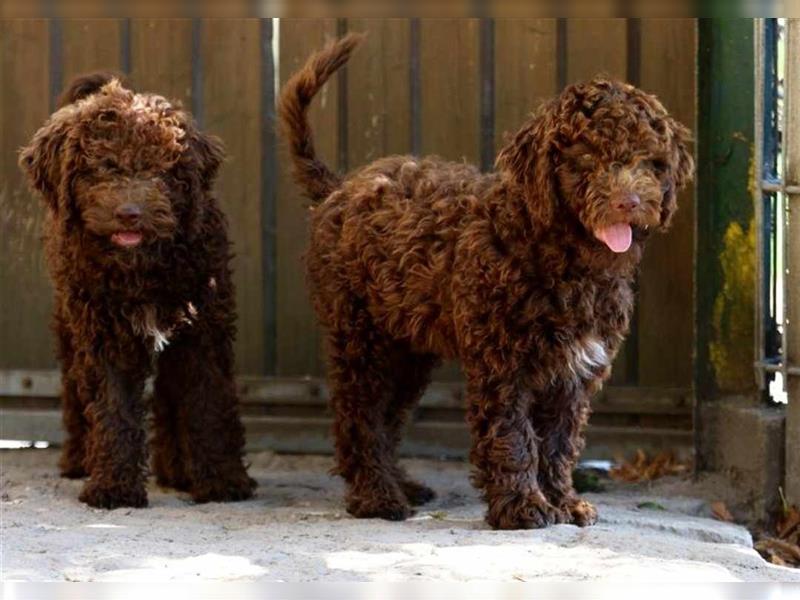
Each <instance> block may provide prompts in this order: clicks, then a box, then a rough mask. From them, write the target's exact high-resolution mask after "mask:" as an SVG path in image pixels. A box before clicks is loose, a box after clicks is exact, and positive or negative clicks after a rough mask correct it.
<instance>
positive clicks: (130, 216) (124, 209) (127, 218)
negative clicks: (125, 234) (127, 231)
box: [114, 202, 142, 225]
mask: <svg viewBox="0 0 800 600" xmlns="http://www.w3.org/2000/svg"><path fill="white" fill-rule="evenodd" d="M114 215H115V216H116V217H117V219H119V220H120V221H122V222H123V223H125V224H127V225H133V224H134V223H136V222H137V221H138V220H139V218H140V217H141V216H142V208H141V207H140V206H139V205H138V204H133V203H130V202H127V203H125V204H121V205H120V206H118V207H117V210H115V211H114Z"/></svg>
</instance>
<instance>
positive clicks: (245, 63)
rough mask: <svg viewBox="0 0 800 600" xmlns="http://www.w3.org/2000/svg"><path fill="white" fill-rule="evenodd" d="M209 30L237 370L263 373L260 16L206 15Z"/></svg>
mask: <svg viewBox="0 0 800 600" xmlns="http://www.w3.org/2000/svg"><path fill="white" fill-rule="evenodd" d="M201 28H202V31H201V53H202V64H203V74H202V77H203V86H202V94H203V107H204V117H203V118H204V129H205V130H207V131H210V132H212V133H214V134H216V135H219V136H220V137H221V138H222V140H223V141H224V142H225V147H226V149H227V154H228V160H227V161H226V163H225V165H224V167H223V169H222V174H221V177H220V181H219V184H218V185H217V191H218V195H219V198H220V203H221V205H222V208H223V210H224V211H225V214H226V215H227V216H228V221H229V224H230V237H231V240H232V241H233V248H234V252H235V258H234V261H233V269H234V283H235V284H236V303H237V309H238V313H239V320H238V335H237V339H236V362H237V368H238V371H239V372H241V373H261V372H262V369H263V364H264V333H263V327H264V313H263V285H262V281H261V277H262V269H261V250H262V248H261V209H260V207H261V200H260V191H261V185H260V165H261V137H260V134H261V126H260V124H261V118H262V115H261V102H260V95H261V79H260V65H259V60H258V57H259V53H260V28H259V22H258V21H257V20H255V19H204V20H203V21H202V26H201Z"/></svg>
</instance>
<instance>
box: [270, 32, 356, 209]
mask: <svg viewBox="0 0 800 600" xmlns="http://www.w3.org/2000/svg"><path fill="white" fill-rule="evenodd" d="M363 39H364V34H361V33H349V34H347V35H345V36H344V37H341V38H339V39H338V40H336V41H334V42H332V43H330V44H328V45H327V46H326V47H325V48H323V49H322V50H320V51H318V52H315V53H314V54H312V55H311V56H310V57H309V59H308V61H306V64H305V66H304V67H303V68H302V69H300V70H299V71H298V72H297V73H295V74H294V75H292V77H291V79H289V81H287V82H286V85H284V86H283V91H282V92H281V97H280V102H279V103H278V115H279V118H280V120H281V123H282V125H283V132H284V135H286V138H287V140H288V141H289V151H290V153H291V156H292V163H293V167H294V168H293V174H294V178H295V181H297V183H298V184H299V185H301V186H302V187H303V188H304V189H305V190H306V193H307V194H308V195H309V196H310V197H311V199H312V200H315V201H316V200H321V199H323V198H326V197H327V196H328V195H329V194H330V193H331V192H333V191H334V190H335V189H336V188H338V187H339V185H340V184H341V178H340V177H339V176H338V175H337V174H336V173H334V172H333V171H331V170H330V169H329V168H328V167H327V166H326V165H325V164H324V163H323V162H322V161H320V160H319V159H318V158H317V154H316V151H315V150H314V137H313V135H312V133H311V126H310V124H309V122H308V107H309V105H310V104H311V100H312V99H313V98H314V96H315V95H316V94H317V92H319V90H320V89H321V88H322V86H323V85H325V82H326V81H328V79H329V78H330V76H331V75H333V74H334V73H335V72H336V71H337V69H339V68H340V67H341V66H342V65H344V64H345V63H346V62H347V60H348V59H349V58H350V55H351V54H352V52H353V50H355V49H356V47H357V46H358V45H359V44H360V43H361V41H362V40H363Z"/></svg>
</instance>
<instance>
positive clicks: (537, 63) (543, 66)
mask: <svg viewBox="0 0 800 600" xmlns="http://www.w3.org/2000/svg"><path fill="white" fill-rule="evenodd" d="M494 38H495V109H496V112H495V148H496V149H499V148H500V147H502V146H503V144H504V139H505V137H506V136H507V135H512V134H513V133H514V132H516V131H517V129H519V128H520V126H521V125H522V123H523V122H524V121H526V120H527V119H528V117H529V116H530V114H531V113H532V112H533V111H535V110H536V108H537V107H538V106H539V105H540V104H541V103H542V102H543V101H545V100H547V99H549V98H551V97H552V96H553V95H555V94H556V92H557V91H558V90H557V89H556V85H557V65H556V19H497V20H496V21H495V36H494Z"/></svg>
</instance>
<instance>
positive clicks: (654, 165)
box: [642, 158, 667, 173]
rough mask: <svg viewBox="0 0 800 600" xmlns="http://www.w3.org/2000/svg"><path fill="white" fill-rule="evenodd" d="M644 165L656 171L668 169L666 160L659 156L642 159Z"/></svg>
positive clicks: (661, 171)
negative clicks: (660, 158)
mask: <svg viewBox="0 0 800 600" xmlns="http://www.w3.org/2000/svg"><path fill="white" fill-rule="evenodd" d="M642 166H643V167H644V168H645V169H652V170H653V171H655V172H656V173H664V172H665V171H666V170H667V163H666V161H663V160H659V159H657V158H654V159H652V160H644V161H642Z"/></svg>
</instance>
